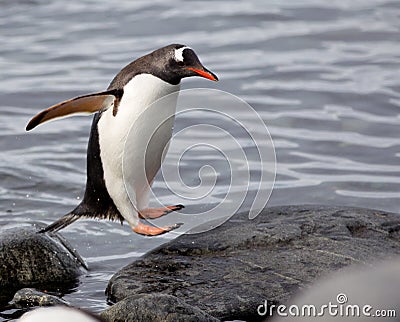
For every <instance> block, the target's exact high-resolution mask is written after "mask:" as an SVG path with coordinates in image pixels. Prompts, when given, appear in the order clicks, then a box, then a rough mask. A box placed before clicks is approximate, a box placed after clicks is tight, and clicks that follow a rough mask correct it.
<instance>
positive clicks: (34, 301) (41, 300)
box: [12, 288, 69, 308]
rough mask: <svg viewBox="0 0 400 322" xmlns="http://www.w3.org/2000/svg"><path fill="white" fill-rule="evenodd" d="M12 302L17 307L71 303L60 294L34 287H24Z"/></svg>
mask: <svg viewBox="0 0 400 322" xmlns="http://www.w3.org/2000/svg"><path fill="white" fill-rule="evenodd" d="M12 303H13V305H14V306H15V307H16V308H26V307H31V306H52V305H69V303H68V302H66V301H64V300H63V299H61V298H59V297H58V296H55V295H51V294H48V293H44V292H40V291H38V290H36V289H34V288H23V289H21V290H19V291H18V292H17V293H15V295H14V297H13V299H12Z"/></svg>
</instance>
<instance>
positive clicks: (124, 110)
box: [98, 74, 180, 227]
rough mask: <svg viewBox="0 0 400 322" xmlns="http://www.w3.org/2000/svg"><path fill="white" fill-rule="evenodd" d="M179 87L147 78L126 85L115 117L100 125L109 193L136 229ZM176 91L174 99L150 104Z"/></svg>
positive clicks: (107, 116) (168, 131) (169, 130)
mask: <svg viewBox="0 0 400 322" xmlns="http://www.w3.org/2000/svg"><path fill="white" fill-rule="evenodd" d="M179 88H180V86H179V85H171V84H168V83H166V82H164V81H162V80H161V79H159V78H157V77H155V76H152V75H149V74H141V75H137V76H135V77H134V78H133V79H132V80H131V81H130V82H129V83H128V84H127V85H125V87H124V94H123V97H122V99H121V101H120V104H119V107H118V112H117V114H116V116H113V115H112V108H109V109H108V110H107V111H105V112H104V113H103V115H102V117H101V118H100V120H99V123H98V131H99V144H100V156H101V160H102V164H103V170H104V180H105V184H106V188H107V191H108V193H109V194H110V197H111V198H112V199H113V201H114V204H115V205H116V207H117V209H118V210H119V211H120V213H121V215H122V216H123V217H124V218H125V219H126V220H127V221H128V222H129V224H130V225H131V226H132V227H134V226H136V224H137V223H138V215H137V210H139V209H142V208H145V207H147V203H148V190H149V188H150V187H149V185H150V184H151V182H152V180H153V178H154V176H155V174H156V173H157V171H158V170H159V168H160V165H161V161H162V153H163V151H164V148H165V146H166V145H167V143H168V141H169V140H170V138H171V134H172V127H173V121H174V120H173V118H171V117H170V116H171V115H174V113H175V110H176V101H177V96H178V91H179ZM174 92H176V95H175V94H174V95H169V96H168V99H166V100H161V103H160V104H157V103H156V104H153V105H152V103H153V102H155V101H157V100H158V99H160V98H161V97H164V96H166V95H168V94H171V93H174ZM165 119H167V121H166V122H162V121H163V120H165ZM153 133H155V134H154V135H153V136H152V134H153ZM150 137H152V139H150ZM149 141H150V145H149V144H148V142H149Z"/></svg>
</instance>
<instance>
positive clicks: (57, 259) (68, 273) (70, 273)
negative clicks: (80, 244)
mask: <svg viewBox="0 0 400 322" xmlns="http://www.w3.org/2000/svg"><path fill="white" fill-rule="evenodd" d="M83 267H85V264H84V262H83V260H82V259H81V258H80V257H79V255H77V254H76V252H74V251H73V250H72V248H71V247H70V246H69V245H68V243H67V242H66V241H65V240H64V239H63V238H62V237H61V236H60V235H58V234H51V235H47V234H43V233H37V230H36V229H35V228H34V227H23V228H16V229H7V230H2V231H1V232H0V302H5V301H9V300H10V299H11V297H12V295H13V294H14V293H15V292H16V291H17V290H19V289H21V288H25V287H35V288H38V289H45V290H47V291H52V290H54V291H60V290H61V291H62V290H67V289H70V288H72V287H74V286H75V285H76V284H77V282H78V277H79V275H81V273H82V272H83V270H82V269H83Z"/></svg>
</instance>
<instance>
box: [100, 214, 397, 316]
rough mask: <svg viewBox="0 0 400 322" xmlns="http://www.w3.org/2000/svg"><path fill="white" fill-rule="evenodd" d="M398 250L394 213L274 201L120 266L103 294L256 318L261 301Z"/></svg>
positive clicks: (282, 298) (279, 298)
mask: <svg viewBox="0 0 400 322" xmlns="http://www.w3.org/2000/svg"><path fill="white" fill-rule="evenodd" d="M399 254H400V216H399V215H397V214H392V213H386V212H384V211H378V210H369V209H359V208H346V207H327V206H283V207H274V208H267V209H264V210H263V211H262V212H261V214H260V215H259V216H258V217H256V218H255V219H254V220H249V219H248V214H246V213H242V214H237V215H234V216H233V217H232V218H231V219H230V220H228V221H227V222H226V223H224V224H223V225H222V226H220V227H218V228H216V229H214V230H212V231H208V232H205V233H201V234H197V235H183V236H180V237H178V238H177V239H175V240H173V241H171V242H170V243H168V244H166V245H163V246H161V247H160V248H158V249H156V250H154V251H152V252H151V253H149V254H147V255H145V256H144V257H142V258H141V259H140V260H138V261H135V262H133V263H132V264H130V265H128V266H126V267H125V268H123V269H122V270H120V271H119V272H118V273H117V274H115V275H114V276H113V277H112V279H111V280H110V282H109V285H108V287H107V290H106V292H107V295H108V298H109V300H111V301H112V302H118V301H121V300H123V299H125V298H127V297H128V296H132V295H137V294H149V293H164V294H169V295H173V296H176V297H178V298H179V299H181V300H183V301H185V303H187V304H189V305H191V306H195V307H198V308H200V309H201V310H203V311H205V312H207V313H208V314H210V315H212V316H214V317H216V318H219V319H228V320H233V319H242V320H251V321H257V320H261V319H264V318H265V316H264V317H261V316H259V315H258V313H257V308H258V306H259V305H261V304H263V303H264V302H265V301H266V300H267V301H268V303H270V304H274V303H286V302H287V301H288V299H289V298H290V297H291V296H292V295H293V294H294V293H296V292H297V291H298V290H299V289H300V288H302V287H303V286H306V285H307V286H308V285H309V284H311V283H312V282H314V281H315V280H316V279H317V278H319V277H320V276H322V275H325V274H327V273H329V272H333V271H337V270H340V269H341V268H343V267H346V266H349V265H351V264H365V263H367V262H373V261H375V262H376V261H379V260H380V259H383V258H386V257H390V256H395V255H399Z"/></svg>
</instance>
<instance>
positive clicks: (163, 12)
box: [0, 0, 400, 312]
mask: <svg viewBox="0 0 400 322" xmlns="http://www.w3.org/2000/svg"><path fill="white" fill-rule="evenodd" d="M399 21H400V3H399V2H398V1H390V0H363V1H361V0H356V1H345V0H332V1H323V0H298V1H280V0H278V1H261V0H259V1H255V0H253V1H247V0H246V1H244V0H243V1H234V2H231V1H177V0H171V1H169V2H165V1H151V2H148V1H128V0H126V1H117V2H111V1H102V0H96V1H93V0H83V1H77V0H71V1H68V2H64V1H50V0H20V1H18V0H13V1H11V0H6V1H2V2H1V3H0V70H1V72H0V116H1V117H0V147H1V157H0V225H1V226H4V227H15V226H22V225H31V224H32V223H38V222H40V223H50V222H52V221H54V220H55V219H57V218H59V217H60V216H61V215H63V214H65V213H67V212H68V211H70V210H71V209H72V208H73V207H75V206H76V204H77V203H79V201H80V198H81V197H82V195H83V192H84V186H85V180H86V177H85V176H86V169H85V165H86V145H87V140H88V134H89V130H90V123H91V117H74V118H69V119H65V120H60V121H57V122H52V123H49V124H46V125H43V126H41V127H38V128H37V129H35V130H34V131H32V132H29V133H27V132H25V130H24V129H25V126H26V123H27V122H28V121H29V119H30V118H31V117H32V116H33V115H35V114H36V113H37V112H39V111H40V110H42V109H43V108H45V107H48V106H50V105H52V104H55V103H57V102H59V101H62V100H65V99H68V98H71V97H74V96H77V95H80V94H84V93H89V92H95V91H101V90H104V89H105V88H106V87H107V86H108V84H109V82H110V81H111V79H112V78H113V77H114V75H115V74H116V73H117V72H118V71H119V70H120V69H121V68H122V67H123V66H125V65H126V64H128V63H129V62H130V61H132V60H134V59H135V58H137V57H139V56H141V55H144V54H145V53H148V52H150V51H152V50H154V49H156V48H159V47H162V46H164V45H167V44H170V43H183V44H187V45H188V46H190V47H192V48H193V49H194V50H195V51H196V52H197V54H198V55H199V57H200V58H201V60H202V62H203V63H204V64H205V65H206V66H207V67H208V68H209V69H211V70H212V71H213V72H215V73H216V74H217V75H218V76H219V78H220V81H219V82H218V83H213V82H208V81H206V80H204V79H199V78H197V79H194V78H193V79H188V80H185V81H184V82H183V85H182V88H184V89H189V88H197V87H206V88H211V89H218V90H222V91H226V92H228V93H231V94H233V95H235V96H237V97H238V98H240V99H242V100H244V101H246V102H247V103H248V104H249V105H250V106H251V107H252V108H253V109H254V110H255V111H256V112H257V114H258V115H259V116H260V117H261V119H262V121H263V122H264V124H265V125H266V127H267V128H268V131H269V133H270V135H271V138H272V141H273V144H274V147H275V154H276V180H275V184H274V188H273V191H272V195H271V198H270V199H269V202H268V206H274V205H287V204H306V203H308V204H316V203H318V204H328V205H349V206H359V207H369V208H375V209H382V210H386V211H392V212H400V203H399V198H400V162H399V161H400V130H399V129H400V127H399V125H400V74H399V70H400V32H399V31H400V24H399ZM237 115H238V118H243V119H245V118H246V117H247V116H248V114H246V113H245V112H242V113H240V111H239V112H238V114H237ZM191 122H194V123H195V124H214V125H216V126H218V124H220V123H219V119H218V118H215V117H214V116H213V115H209V114H207V113H202V112H201V111H198V112H196V113H192V114H191V115H190V116H187V117H182V118H179V117H178V118H177V120H176V129H178V130H179V129H181V128H184V126H185V125H186V124H190V123H191ZM221 122H224V129H225V130H226V131H227V132H228V133H230V135H231V136H232V137H234V138H235V139H236V141H235V142H238V144H239V145H240V147H241V148H242V149H243V151H245V152H246V155H247V160H248V162H247V164H248V165H249V167H250V168H251V169H253V172H251V175H250V177H249V179H248V182H247V183H248V195H247V198H246V200H245V202H244V203H243V205H242V206H241V208H240V209H241V210H248V209H249V207H250V205H251V200H252V197H254V195H255V194H256V193H257V191H258V190H259V185H258V181H259V178H260V173H259V172H258V171H257V169H258V168H257V167H258V166H259V163H260V158H259V154H258V152H259V149H257V147H256V146H255V144H254V142H253V141H252V140H250V139H249V137H248V135H247V134H246V133H245V132H243V131H242V130H237V127H235V124H234V122H232V127H230V123H229V122H228V121H227V120H226V119H225V120H223V121H221ZM196 129H197V128H193V129H192V131H191V132H188V133H187V134H186V135H182V136H180V137H179V139H178V140H176V142H175V143H179V144H178V145H181V144H184V145H187V146H192V145H196V144H197V143H198V142H199V140H200V139H201V140H203V139H204V140H206V138H205V137H207V135H205V133H204V131H203V132H202V131H201V128H198V129H197V132H196ZM259 129H260V128H258V127H255V128H250V130H251V131H253V132H254V133H256V132H257V131H259ZM208 134H210V135H208V139H207V140H209V141H210V142H214V141H215V140H216V138H215V136H213V135H212V132H210V133H208ZM266 139H268V137H267V136H266ZM173 142H174V141H173ZM232 142H233V141H232ZM232 144H233V143H232ZM234 147H235V146H234V145H231V143H230V141H229V142H228V143H226V150H227V151H228V150H229V151H231V150H235V148H234ZM174 160H176V159H174V158H169V157H167V159H166V163H165V167H166V169H169V168H173V167H174V166H175V163H174V162H175V161H174ZM181 161H182V162H181V163H180V169H179V170H180V172H181V174H182V180H183V182H184V183H185V184H186V185H187V186H189V187H196V186H198V185H199V184H201V182H203V181H204V182H205V183H206V187H209V186H212V187H214V189H212V190H211V191H207V198H206V199H201V198H200V199H190V200H189V199H185V198H183V197H181V196H180V195H179V194H173V193H171V191H170V190H169V189H168V186H166V185H165V184H164V183H163V178H162V176H160V175H159V176H157V178H156V181H155V183H154V192H155V195H156V196H157V197H158V198H159V199H160V200H161V201H162V202H165V203H169V204H175V203H184V204H186V205H187V206H188V207H187V211H188V212H190V211H192V212H193V213H194V214H195V213H196V211H197V210H199V209H203V207H204V206H205V204H207V203H208V204H218V203H220V204H224V202H225V204H228V203H229V200H225V199H224V195H225V193H226V191H227V190H229V189H230V188H232V189H233V190H232V191H235V193H240V192H241V191H242V190H243V189H242V186H241V185H242V184H243V182H240V183H235V184H232V180H231V179H232V178H231V177H232V176H231V173H230V171H229V169H230V168H229V166H228V165H229V164H230V163H232V164H234V163H237V164H239V169H240V165H241V163H240V162H239V161H242V160H235V159H231V160H228V161H227V160H226V159H225V158H224V155H223V154H221V153H218V151H217V152H216V151H215V150H213V149H207V148H203V149H202V148H200V149H193V150H192V151H191V152H190V153H188V154H187V155H185V157H184V158H182V160H181ZM236 161H237V162H236ZM227 162H228V163H227ZM207 165H209V166H211V167H212V168H213V169H214V170H213V171H208V170H210V167H207ZM204 166H206V167H205V168H204ZM203 170H204V171H205V172H202V171H203ZM206 170H207V171H208V172H207V171H206ZM270 170H271V171H272V170H273V168H272V167H271V168H270ZM239 173H241V172H239ZM233 175H234V176H235V174H233ZM211 177H214V179H215V181H213V180H211V179H212V178H211ZM236 177H237V176H236ZM236 177H235V178H236ZM239 177H240V175H239ZM207 178H211V179H210V180H211V181H209V182H208V186H207V180H206V179H207ZM261 188H265V187H264V186H263V187H261ZM267 197H268V193H266V194H265V198H267ZM152 202H154V198H153V199H152ZM163 220H164V222H169V223H173V222H175V221H176V220H175V217H174V215H170V216H168V217H165V218H163ZM62 234H63V235H64V236H65V237H66V238H67V239H68V240H69V241H70V243H71V244H72V245H73V246H74V247H76V249H77V250H78V251H79V252H80V253H81V255H82V256H83V257H84V258H85V259H86V261H87V262H88V264H89V266H90V270H89V272H88V274H87V275H86V276H83V277H82V278H81V284H80V285H79V286H78V287H77V289H76V290H75V291H74V292H72V293H70V294H68V295H66V296H65V297H64V298H65V299H66V300H67V301H70V302H71V303H72V304H73V305H77V306H80V307H84V308H88V309H90V310H92V311H94V312H99V311H101V310H102V309H104V308H106V307H107V302H106V298H105V295H104V290H105V287H106V285H107V282H108V280H109V278H110V277H111V276H112V275H113V274H114V273H115V272H116V271H117V270H118V269H120V268H121V267H123V266H124V265H126V264H128V263H130V262H131V261H133V260H134V259H135V258H137V257H139V256H141V255H143V254H144V253H145V252H147V251H149V250H151V249H153V248H154V247H156V246H158V245H160V244H162V243H164V242H166V241H168V240H169V239H171V238H173V237H175V236H176V235H163V236H159V237H153V238H146V237H141V236H138V235H136V234H133V233H132V232H131V230H130V229H129V227H128V226H127V225H124V226H121V225H119V224H118V223H111V222H98V221H94V220H85V221H81V222H78V223H75V224H73V225H71V226H70V227H68V228H66V229H65V230H64V231H62Z"/></svg>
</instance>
